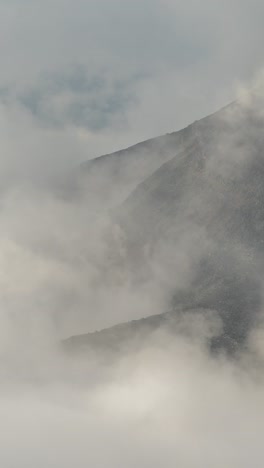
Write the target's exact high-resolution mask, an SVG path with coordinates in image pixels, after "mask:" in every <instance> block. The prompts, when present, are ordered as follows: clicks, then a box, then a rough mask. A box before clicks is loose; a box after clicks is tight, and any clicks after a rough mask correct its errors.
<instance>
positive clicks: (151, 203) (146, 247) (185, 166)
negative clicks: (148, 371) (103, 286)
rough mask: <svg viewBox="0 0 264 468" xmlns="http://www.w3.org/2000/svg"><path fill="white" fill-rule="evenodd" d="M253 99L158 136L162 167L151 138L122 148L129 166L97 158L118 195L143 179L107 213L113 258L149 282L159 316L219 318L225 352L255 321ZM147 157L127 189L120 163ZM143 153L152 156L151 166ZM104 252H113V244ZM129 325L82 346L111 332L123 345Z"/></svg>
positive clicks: (256, 150)
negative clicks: (111, 215)
mask: <svg viewBox="0 0 264 468" xmlns="http://www.w3.org/2000/svg"><path fill="white" fill-rule="evenodd" d="M262 104H263V102H262V101H260V100H259V99H258V98H257V97H255V96H252V99H251V101H250V102H249V103H248V104H247V106H244V105H242V104H240V103H233V104H231V105H230V106H228V107H226V108H224V109H222V110H221V111H219V112H217V113H216V114H214V115H212V116H209V117H207V118H205V119H202V120H200V121H198V122H195V123H194V124H192V125H190V126H189V127H187V128H186V129H184V130H183V131H181V132H178V133H175V134H172V135H170V136H166V137H164V139H163V140H160V141H164V142H166V145H167V143H168V141H170V143H169V145H168V146H166V145H165V148H166V150H164V151H165V153H164V154H165V159H166V162H165V163H163V164H161V162H162V159H163V157H164V156H163V155H162V151H163V149H162V145H160V146H159V147H158V148H159V149H158V150H157V146H156V143H155V144H154V141H155V140H153V141H152V142H151V143H149V142H147V143H145V144H143V146H140V145H139V148H138V150H139V153H138V157H137V149H136V148H137V147H133V148H132V149H129V150H127V151H128V155H127V156H128V158H127V159H128V160H129V161H130V162H129V163H127V160H125V157H124V155H125V153H123V152H120V153H117V154H116V155H112V156H108V157H106V158H105V159H106V160H107V161H108V162H107V164H109V166H108V168H107V169H105V173H104V174H105V176H107V175H108V174H109V170H110V168H111V170H112V171H113V173H112V175H111V176H110V178H109V184H110V185H111V183H112V181H113V179H114V178H115V177H116V180H117V181H118V183H117V187H118V190H119V189H120V187H122V183H123V182H124V187H125V188H124V191H123V192H122V197H123V196H124V195H125V193H126V192H129V190H131V188H132V187H133V184H135V183H136V179H137V177H136V176H135V174H136V173H137V174H136V175H137V176H138V172H141V174H140V175H141V178H142V179H143V176H147V177H146V178H145V180H143V181H142V182H141V183H139V185H138V186H137V187H136V188H135V190H134V191H132V193H131V194H129V196H128V197H127V199H126V200H125V201H124V202H123V203H122V204H121V205H120V207H118V209H117V210H116V212H115V222H117V223H118V224H119V226H120V228H121V231H122V261H121V262H120V263H121V264H122V265H123V266H122V268H123V269H124V272H125V273H127V271H128V270H129V272H130V273H129V274H130V278H132V282H133V284H134V287H137V285H140V286H142V285H144V283H146V284H148V285H149V284H151V287H150V288H149V291H150V294H153V295H154V297H155V291H156V290H157V289H158V290H162V291H163V294H164V297H166V298H167V299H166V301H165V302H164V308H163V310H161V312H166V311H167V310H171V312H170V314H172V315H173V317H177V316H178V314H179V313H181V312H182V311H184V312H185V313H186V312H187V311H190V310H191V311H195V310H197V311H198V310H199V311H200V310H201V309H202V310H213V311H216V312H217V314H218V316H219V317H220V318H221V320H222V322H223V332H222V334H221V336H220V338H219V339H218V343H220V344H221V345H224V346H225V347H229V348H230V347H231V348H234V343H243V342H244V341H245V339H246V338H247V336H248V333H249V332H250V330H251V328H252V327H253V326H255V325H256V324H257V323H258V321H259V320H261V310H262V302H263V281H262V278H263V272H264V249H263V245H264V133H263V129H264V116H263V112H262V107H263V106H262ZM144 145H147V147H148V150H146V152H145V153H144V151H143V152H141V150H140V149H142V148H143V147H144ZM168 148H169V149H168ZM146 154H147V155H148V156H147V157H146V161H145V163H146V164H145V166H144V170H142V171H137V170H136V171H135V172H133V171H131V174H132V176H131V177H132V178H131V184H130V185H129V184H128V185H129V189H128V186H126V183H127V180H128V179H127V176H128V174H129V172H130V169H128V168H131V167H133V164H135V167H137V165H138V163H139V161H142V160H144V157H145V156H146ZM173 155H174V156H173ZM123 157H124V160H123ZM130 157H131V159H129V158H130ZM107 158H109V159H107ZM134 158H135V159H134ZM151 158H152V162H153V161H155V163H153V165H152V166H151V165H149V160H150V159H151ZM99 161H101V162H99ZM99 161H96V160H95V162H91V163H89V164H90V169H89V171H90V176H91V177H93V174H98V172H97V171H98V170H99V169H98V167H99V166H98V164H99V165H100V164H102V165H103V166H104V167H105V168H106V167H107V165H105V164H106V163H105V161H104V158H103V159H100V158H99ZM94 164H95V166H94V168H95V169H92V167H93V165H94ZM155 165H159V167H158V168H157V169H156V171H154V172H153V173H151V170H150V166H151V167H152V169H154V168H155ZM94 170H95V172H93V171H94ZM100 170H101V169H100ZM89 171H88V172H89ZM126 171H128V172H127V173H126ZM99 172H100V171H99ZM110 172H111V171H110ZM124 174H125V176H124V179H122V181H121V182H120V178H122V177H123V175H124ZM103 179H104V177H103ZM103 179H102V180H103ZM132 179H133V182H132ZM95 183H97V178H96V177H95ZM119 183H120V184H121V185H118V184H119ZM99 189H100V184H99ZM106 190H107V191H108V190H111V187H110V186H109V187H107V188H106ZM120 190H121V189H120ZM122 197H121V198H122ZM114 198H115V197H114ZM111 249H113V245H111ZM111 255H116V256H117V257H118V255H119V253H118V248H117V249H116V252H114V253H113V252H111ZM109 274H110V275H111V271H110V273H109ZM164 320H165V321H166V315H165V316H159V317H158V318H148V319H146V321H144V320H143V321H139V322H137V325H136V329H137V330H139V329H140V328H141V327H143V328H142V329H144V330H145V329H146V324H151V325H150V329H152V328H153V323H154V324H155V326H154V328H156V327H157V326H160V324H162V323H163V321H164ZM134 328H135V326H134V325H133V326H130V325H129V324H128V325H124V326H122V327H121V328H117V329H114V333H112V332H113V330H112V331H111V330H110V331H109V332H104V333H103V334H100V335H95V336H93V337H91V336H90V335H88V336H87V337H86V338H87V339H88V342H89V343H92V342H93V343H94V342H98V338H99V342H100V341H101V340H103V341H104V339H106V342H108V339H109V335H110V336H112V337H113V336H114V337H116V338H114V340H115V339H117V341H119V339H120V340H121V341H122V340H123V338H124V337H125V338H124V339H125V341H126V340H128V337H129V336H130V332H131V333H132V335H133V329H134ZM124 330H125V332H124ZM117 336H118V337H119V338H117ZM121 336H122V337H123V338H121ZM106 337H108V338H106ZM86 338H85V337H83V338H80V339H79V338H78V337H77V338H76V339H73V340H72V344H73V346H75V345H76V346H77V347H78V346H79V344H81V343H83V341H85V340H86ZM111 340H112V338H111V339H110V342H111V343H113V340H112V341H111ZM111 346H112V344H110V347H111Z"/></svg>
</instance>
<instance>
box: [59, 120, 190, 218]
mask: <svg viewBox="0 0 264 468" xmlns="http://www.w3.org/2000/svg"><path fill="white" fill-rule="evenodd" d="M190 132H192V125H190V126H189V127H187V128H184V129H183V130H180V131H178V132H173V133H170V134H167V135H164V136H160V137H156V138H153V139H150V140H147V141H143V142H142V143H138V144H136V145H134V146H131V147H129V148H127V149H123V150H121V151H117V152H115V153H111V154H106V155H103V156H100V157H97V158H94V159H90V160H88V161H85V162H84V163H82V164H81V166H80V167H79V168H78V170H77V171H76V173H75V175H74V177H72V178H71V180H70V181H67V188H69V185H70V186H71V191H72V194H75V196H76V195H80V194H82V195H84V196H85V197H86V200H87V202H88V203H91V204H92V205H94V207H96V208H98V207H99V208H101V209H106V208H109V207H110V208H112V207H113V206H116V205H117V204H119V203H121V202H122V201H124V199H125V198H126V197H127V196H128V195H129V194H130V193H131V192H132V191H133V190H134V189H135V187H136V186H137V185H138V184H139V183H140V182H142V181H143V180H144V179H145V178H146V177H148V176H149V175H150V174H152V173H153V172H155V171H156V170H157V169H158V168H159V167H160V166H161V165H162V164H164V163H165V162H166V161H169V160H170V159H171V158H173V157H174V156H176V155H178V154H180V153H181V152H184V151H186V150H187V148H188V146H189V144H190Z"/></svg>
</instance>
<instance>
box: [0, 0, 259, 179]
mask: <svg viewBox="0 0 264 468" xmlns="http://www.w3.org/2000/svg"><path fill="white" fill-rule="evenodd" d="M263 14H264V5H263V2H262V1H261V0H251V1H249V0H239V1H238V0H230V1H227V0H223V1H221V2H220V1H218V0H200V1H198V0H186V1H184V2H183V1H182V0H134V1H132V0H122V1H121V0H86V1H85V0H75V1H73V0H0V31H1V32H0V55H1V77H0V122H1V125H0V131H1V129H2V131H4V135H1V140H2V151H3V152H4V153H5V154H6V155H7V158H6V159H8V162H6V167H4V168H3V170H4V172H6V174H7V176H10V174H11V175H12V174H13V173H14V172H15V170H14V167H13V165H12V160H13V159H14V158H16V160H18V159H19V156H18V154H17V153H21V152H23V155H24V163H23V166H24V167H25V166H26V162H28V163H29V164H28V165H29V167H30V168H31V169H30V170H29V172H30V171H31V172H32V171H33V172H34V167H37V168H39V167H41V168H42V172H43V171H47V172H48V173H49V167H50V164H49V163H50V161H52V165H53V168H52V171H55V168H56V167H57V166H58V171H59V170H62V165H63V164H64V165H67V166H74V165H77V164H78V163H79V162H80V161H83V160H86V159H90V158H92V157H94V156H98V155H100V154H104V153H108V152H111V151H114V150H117V149H121V148H123V147H127V146H129V145H132V144H133V143H136V142H138V141H142V140H145V139H147V138H150V137H152V136H156V135H160V134H164V133H167V132H172V131H174V130H177V129H180V128H182V127H184V126H185V125H187V124H189V123H191V122H192V121H194V120H196V119H199V118H201V117H203V116H205V115H207V114H209V113H211V112H213V111H216V110H217V109H218V108H220V107H222V106H224V105H226V104H227V103H229V102H230V101H232V100H233V99H235V97H236V89H237V87H238V85H239V84H240V83H248V82H250V80H251V79H252V78H253V77H254V76H255V75H256V73H258V71H259V70H260V69H261V68H262V65H263V53H262V44H263V39H264V31H263V27H262V21H261V19H262V18H263ZM6 134H8V137H10V138H11V139H12V144H11V143H10V138H9V141H8V142H6V141H5V138H4V136H5V135H6ZM43 142H45V147H46V148H48V151H45V154H43V152H44V151H43ZM11 145H12V148H11V147H10V146H11ZM3 170H2V172H3ZM19 170H20V171H22V168H21V166H20V168H19ZM26 171H28V168H27V169H26ZM22 172H23V171H22Z"/></svg>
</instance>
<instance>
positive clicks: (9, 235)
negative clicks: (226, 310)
mask: <svg viewBox="0 0 264 468" xmlns="http://www.w3.org/2000/svg"><path fill="white" fill-rule="evenodd" d="M263 17H264V2H263V0H229V1H228V0H184V1H183V0H0V57H1V74H0V148H1V153H0V383H1V389H0V413H1V420H0V432H1V441H0V466H2V467H3V468H42V467H43V468H44V467H45V468H46V467H47V466H48V467H49V468H72V467H73V466H75V467H76V468H87V467H92V468H119V467H121V466H122V467H127V468H135V467H140V468H150V467H151V468H163V467H166V468H175V467H177V468H207V467H210V468H223V466H224V467H226V468H248V467H249V466H252V467H253V468H262V467H263V436H262V434H263V429H264V427H263V421H264V418H263V414H264V400H263V390H264V380H263V363H264V349H263V343H264V326H263V323H261V324H260V325H259V327H258V329H257V330H256V329H254V330H253V331H252V334H250V336H249V339H248V348H247V352H244V350H242V351H241V353H240V354H239V355H238V356H236V359H235V358H234V359H229V356H226V355H225V353H224V352H223V353H222V354H221V353H219V355H217V356H215V355H212V353H208V341H209V340H210V339H211V338H212V337H213V336H217V335H218V334H219V333H220V332H221V323H220V322H219V317H216V315H215V312H214V311H203V310H199V311H197V310H196V311H194V314H193V315H192V316H191V320H189V317H190V315H188V317H187V319H186V318H184V317H183V316H182V317H179V322H178V323H177V325H178V328H177V330H178V333H176V335H172V333H171V332H170V330H163V329H161V330H159V331H158V332H157V335H156V334H155V333H154V335H153V336H152V335H151V336H150V338H149V340H147V341H144V343H143V345H142V347H139V346H138V341H137V340H136V342H135V343H132V344H131V343H130V345H127V347H126V353H123V354H122V355H119V356H118V357H117V359H116V361H114V362H112V364H110V365H107V363H109V361H108V358H109V356H104V358H103V359H102V360H100V358H97V357H96V356H92V355H89V359H88V356H87V355H86V354H85V356H83V357H80V356H78V357H77V358H76V359H74V358H73V357H71V358H70V359H68V358H66V357H65V354H63V353H61V352H60V351H61V347H60V343H61V339H62V338H65V337H69V336H72V335H73V334H78V333H85V332H88V331H94V330H98V329H102V328H105V327H108V326H111V325H113V324H117V323H120V322H124V321H129V320H132V319H135V318H142V317H143V316H146V315H151V314H155V313H160V312H161V311H162V310H164V308H162V307H163V306H164V301H165V299H164V294H163V292H162V293H161V291H160V289H161V288H160V287H157V284H156V283H155V282H154V285H153V282H152V279H151V278H150V280H149V282H148V281H146V285H145V284H142V285H141V284H137V283H136V285H134V283H133V282H131V279H130V277H129V274H128V273H127V276H126V268H125V267H123V263H122V262H123V259H125V258H126V257H125V254H124V245H123V240H124V239H123V237H122V232H120V229H118V226H116V224H115V223H114V225H113V220H112V219H109V217H108V215H107V214H105V213H103V216H101V217H100V216H95V215H94V211H93V210H92V209H91V206H90V205H92V204H93V200H92V202H91V204H90V205H89V203H87V199H85V200H82V201H81V202H80V203H78V202H79V200H77V201H76V200H74V201H72V200H71V199H67V198H66V199H64V198H63V197H61V196H60V195H59V196H57V195H58V193H57V192H54V191H53V190H49V189H50V186H52V187H53V188H54V186H53V184H54V183H57V181H58V178H61V177H62V178H63V177H64V176H65V175H66V174H67V175H69V173H71V171H72V170H74V169H75V168H76V167H78V165H79V164H80V163H81V162H82V161H85V160H88V159H91V158H93V157H94V156H99V155H101V154H104V153H109V152H111V151H115V150H118V149H121V148H124V147H127V146H129V145H132V144H134V143H137V142H139V141H142V140H145V139H148V138H151V137H153V136H156V135H161V134H165V133H167V132H172V131H175V130H178V129H180V128H182V127H184V126H186V125H188V124H190V123H192V122H193V121H194V120H196V119H199V118H202V117H204V116H206V115H208V114H209V113H212V112H214V111H216V110H218V109H219V108H221V107H223V106H225V105H226V104H228V103H229V102H231V101H233V100H234V99H236V96H237V95H238V91H239V95H240V98H241V97H242V98H243V100H244V103H245V104H248V99H249V95H248V94H247V92H246V91H245V92H242V91H241V89H247V88H248V86H250V83H252V80H253V81H254V79H255V77H256V76H260V77H261V78H260V79H259V80H260V83H263V75H261V73H260V72H261V70H262V68H263V43H264V29H263ZM262 97H263V93H262ZM257 102H258V103H260V104H259V105H260V107H262V102H263V101H262V100H261V99H258V96H257ZM261 111H262V109H261ZM225 143H226V142H225ZM227 154H228V155H229V153H228V152H227ZM237 154H238V153H237V152H234V155H235V156H237ZM241 154H242V156H243V152H242V151H241V146H239V155H240V156H241ZM231 159H232V158H231ZM228 162H230V161H228ZM216 163H217V161H216ZM231 163H232V161H231ZM225 167H226V166H225V165H224V168H225ZM228 167H230V166H228ZM217 168H219V167H218V166H217ZM221 168H222V166H220V169H221ZM95 182H96V181H95ZM96 208H97V206H96ZM89 210H91V211H89ZM100 214H101V213H100ZM186 232H187V231H186ZM187 234H188V233H187ZM186 237H187V244H186V245H187V246H188V249H189V244H188V239H191V242H192V245H193V249H196V248H197V241H196V239H195V236H194V239H195V242H193V241H192V239H193V237H192V236H189V237H188V236H186V235H184V239H186ZM189 242H190V241H189ZM166 247H168V249H165V255H166V258H165V260H166V261H167V260H168V265H170V260H171V255H170V254H171V252H169V248H170V246H167V245H166ZM173 248H174V246H173ZM180 249H181V245H180V248H178V250H180ZM185 249H186V248H185ZM183 250H184V249H183ZM113 252H114V254H113ZM115 252H116V253H117V255H116V256H115ZM173 252H174V253H175V249H174V251H173ZM191 252H192V249H190V252H189V250H188V256H190V255H191ZM239 252H240V251H239ZM176 254H177V249H176ZM179 254H182V252H179ZM160 255H162V251H161V254H160ZM159 258H160V257H159V252H158V259H159ZM178 258H179V259H180V260H181V258H182V259H183V260H182V263H181V262H179V264H180V266H181V271H180V272H179V277H180V278H181V280H182V278H183V276H184V275H183V272H184V269H183V266H182V265H184V262H186V259H185V257H184V251H183V255H182V256H181V255H179V257H178ZM178 258H177V260H178ZM188 258H189V257H188ZM158 266H160V262H158ZM187 267H188V263H187ZM168 271H169V272H170V270H168ZM102 272H103V273H102ZM109 272H110V273H109ZM158 272H159V271H158ZM186 276H187V275H186ZM171 277H172V275H171ZM159 278H160V276H159ZM166 278H167V277H166ZM169 279H170V280H172V281H175V277H173V278H169ZM183 281H184V279H183ZM139 282H140V281H139ZM143 283H144V282H143ZM161 283H162V282H161ZM162 284H163V283H162ZM185 317H186V316H185ZM175 336H176V339H175ZM130 346H131V349H130Z"/></svg>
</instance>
